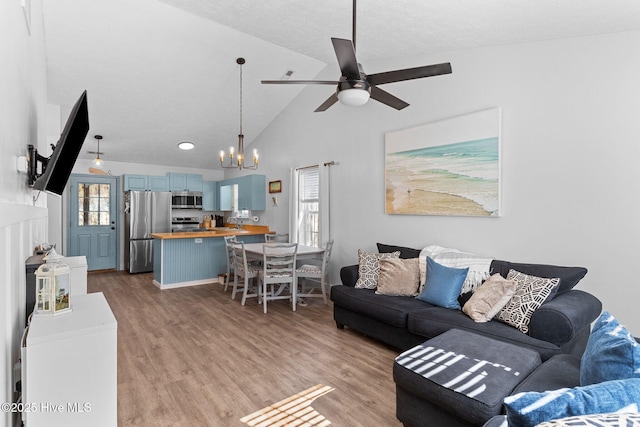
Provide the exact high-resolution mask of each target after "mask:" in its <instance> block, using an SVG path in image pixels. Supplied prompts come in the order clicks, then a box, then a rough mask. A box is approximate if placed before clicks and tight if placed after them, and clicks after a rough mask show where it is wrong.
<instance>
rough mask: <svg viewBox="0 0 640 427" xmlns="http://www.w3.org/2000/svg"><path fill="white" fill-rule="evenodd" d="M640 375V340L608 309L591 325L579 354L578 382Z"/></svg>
mask: <svg viewBox="0 0 640 427" xmlns="http://www.w3.org/2000/svg"><path fill="white" fill-rule="evenodd" d="M625 378H640V344H638V343H637V342H636V340H635V338H634V337H633V335H631V333H630V332H629V331H628V330H627V328H625V327H624V326H623V325H621V324H620V323H619V322H618V320H616V318H615V317H613V316H612V315H611V314H610V313H609V312H608V311H605V312H604V313H602V314H601V315H600V317H599V318H598V320H597V321H596V322H595V324H594V325H593V329H592V330H591V335H590V336H589V341H588V342H587V348H586V349H585V351H584V354H583V355H582V365H581V367H580V383H581V384H582V385H589V384H595V383H599V382H602V381H609V380H620V379H625Z"/></svg>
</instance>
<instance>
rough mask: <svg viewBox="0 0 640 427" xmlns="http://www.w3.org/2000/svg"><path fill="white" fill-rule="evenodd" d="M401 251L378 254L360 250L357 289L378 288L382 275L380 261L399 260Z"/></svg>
mask: <svg viewBox="0 0 640 427" xmlns="http://www.w3.org/2000/svg"><path fill="white" fill-rule="evenodd" d="M399 257H400V251H396V252H391V253H386V254H377V253H375V252H367V251H363V250H362V249H358V281H357V282H356V285H355V287H356V288H358V289H375V288H376V287H377V286H378V276H379V275H380V262H379V260H380V259H389V258H399Z"/></svg>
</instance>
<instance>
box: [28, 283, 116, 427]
mask: <svg viewBox="0 0 640 427" xmlns="http://www.w3.org/2000/svg"><path fill="white" fill-rule="evenodd" d="M71 306H72V308H73V311H71V312H69V313H64V314H60V315H58V316H33V317H32V319H31V323H30V324H29V326H28V327H27V328H26V329H25V332H24V336H23V338H22V403H23V406H24V411H23V413H22V420H23V422H24V425H25V426H26V427H40V426H43V427H57V426H61V427H62V426H64V427H74V426H78V427H86V426H92V427H102V426H104V427H116V426H117V423H118V419H117V414H118V412H117V405H118V370H117V364H118V363H117V358H118V350H117V345H118V343H117V341H118V339H117V335H118V331H117V330H118V323H117V322H116V319H115V317H114V316H113V313H112V312H111V308H110V307H109V304H108V303H107V300H106V299H105V298H104V295H103V294H102V292H99V293H92V294H87V295H77V296H75V297H74V298H72V299H71Z"/></svg>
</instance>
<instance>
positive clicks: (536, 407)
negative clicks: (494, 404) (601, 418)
mask: <svg viewBox="0 0 640 427" xmlns="http://www.w3.org/2000/svg"><path fill="white" fill-rule="evenodd" d="M638 402H640V378H631V379H628V380H617V381H606V382H603V383H600V384H593V385H588V386H586V387H575V388H562V389H559V390H553V391H545V392H542V393H538V392H527V393H518V394H515V395H513V396H508V397H505V399H504V406H505V408H506V410H507V420H508V421H509V425H510V426H519V427H529V426H531V427H533V426H535V425H537V424H540V423H542V422H545V421H550V420H555V419H557V418H564V417H570V416H573V415H589V414H601V413H605V412H638Z"/></svg>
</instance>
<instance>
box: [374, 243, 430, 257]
mask: <svg viewBox="0 0 640 427" xmlns="http://www.w3.org/2000/svg"><path fill="white" fill-rule="evenodd" d="M377 246H378V252H380V253H381V254H385V253H390V252H400V258H403V259H410V258H418V257H419V256H420V249H413V248H407V247H405V246H393V245H385V244H382V243H377Z"/></svg>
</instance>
